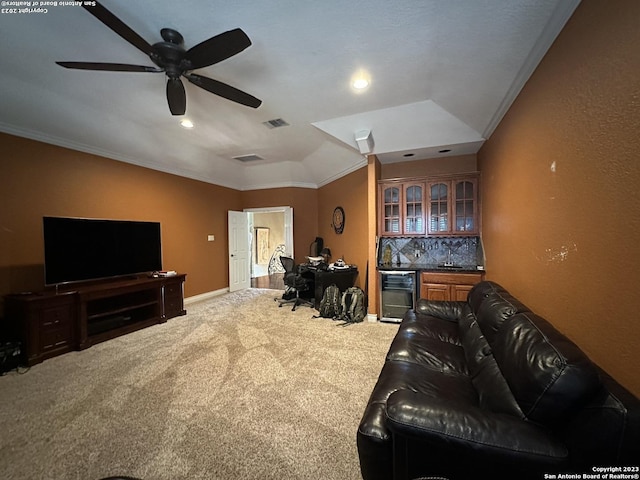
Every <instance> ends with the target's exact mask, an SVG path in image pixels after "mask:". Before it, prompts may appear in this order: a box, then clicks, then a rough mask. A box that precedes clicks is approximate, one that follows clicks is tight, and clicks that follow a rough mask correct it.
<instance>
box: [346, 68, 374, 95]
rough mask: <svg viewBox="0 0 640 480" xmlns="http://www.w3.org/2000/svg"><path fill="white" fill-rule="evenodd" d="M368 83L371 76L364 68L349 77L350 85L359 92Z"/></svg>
mask: <svg viewBox="0 0 640 480" xmlns="http://www.w3.org/2000/svg"><path fill="white" fill-rule="evenodd" d="M370 84H371V76H370V75H369V73H368V72H367V71H365V70H358V71H357V72H356V73H355V74H354V75H353V76H352V77H351V86H352V87H353V88H354V89H355V90H357V91H360V92H361V91H362V90H364V89H366V88H367V87H368V86H369V85H370Z"/></svg>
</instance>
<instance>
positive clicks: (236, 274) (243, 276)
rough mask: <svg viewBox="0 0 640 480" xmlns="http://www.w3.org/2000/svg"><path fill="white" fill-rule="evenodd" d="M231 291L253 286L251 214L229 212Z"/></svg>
mask: <svg viewBox="0 0 640 480" xmlns="http://www.w3.org/2000/svg"><path fill="white" fill-rule="evenodd" d="M228 213H229V291H230V292H235V291H236V290H244V289H245V288H249V287H250V286H251V263H250V258H251V256H250V250H249V249H250V248H251V244H250V242H251V237H250V236H249V214H248V213H245V212H234V211H232V210H229V212H228Z"/></svg>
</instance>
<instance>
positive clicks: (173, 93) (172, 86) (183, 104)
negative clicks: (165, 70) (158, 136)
mask: <svg viewBox="0 0 640 480" xmlns="http://www.w3.org/2000/svg"><path fill="white" fill-rule="evenodd" d="M167 102H169V110H171V115H184V112H186V111H187V95H186V94H185V92H184V85H182V81H181V80H180V79H179V78H169V79H168V81H167Z"/></svg>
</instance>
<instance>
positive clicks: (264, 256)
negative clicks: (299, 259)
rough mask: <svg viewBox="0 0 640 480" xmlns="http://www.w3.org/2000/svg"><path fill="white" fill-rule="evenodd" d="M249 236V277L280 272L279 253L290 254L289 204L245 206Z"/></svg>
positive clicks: (291, 235) (291, 209)
mask: <svg viewBox="0 0 640 480" xmlns="http://www.w3.org/2000/svg"><path fill="white" fill-rule="evenodd" d="M244 211H245V212H247V213H248V218H249V219H248V221H249V225H248V227H249V232H250V236H251V262H250V264H251V278H252V279H255V278H260V277H267V276H269V275H272V274H274V273H282V271H283V270H282V265H281V264H280V261H279V257H280V255H286V256H289V257H292V258H293V256H294V251H293V208H291V207H286V206H284V207H263V208H246V209H244Z"/></svg>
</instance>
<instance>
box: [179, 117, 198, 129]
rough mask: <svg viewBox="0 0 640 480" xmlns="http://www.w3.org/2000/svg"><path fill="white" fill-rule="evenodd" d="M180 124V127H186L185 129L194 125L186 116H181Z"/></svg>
mask: <svg viewBox="0 0 640 480" xmlns="http://www.w3.org/2000/svg"><path fill="white" fill-rule="evenodd" d="M180 125H181V126H182V128H187V129H191V128H193V127H194V126H195V125H194V124H193V122H192V121H191V120H189V119H188V118H183V119H182V120H180Z"/></svg>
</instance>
